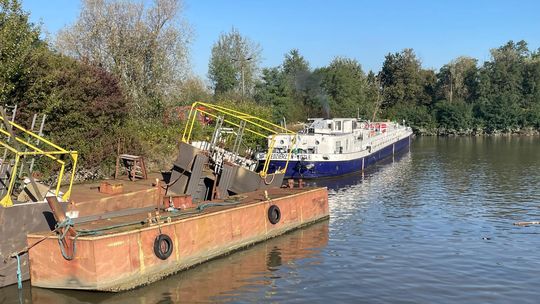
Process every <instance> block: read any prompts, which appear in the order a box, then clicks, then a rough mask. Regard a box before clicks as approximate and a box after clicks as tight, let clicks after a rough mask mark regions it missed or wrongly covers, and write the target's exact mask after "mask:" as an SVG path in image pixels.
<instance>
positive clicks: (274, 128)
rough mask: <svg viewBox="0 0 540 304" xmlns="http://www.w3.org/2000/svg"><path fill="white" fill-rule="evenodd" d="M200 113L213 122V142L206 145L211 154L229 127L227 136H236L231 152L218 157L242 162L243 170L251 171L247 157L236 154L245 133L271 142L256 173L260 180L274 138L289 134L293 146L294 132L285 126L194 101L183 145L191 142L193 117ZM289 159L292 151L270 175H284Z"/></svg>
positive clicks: (183, 135)
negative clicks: (244, 168) (284, 161)
mask: <svg viewBox="0 0 540 304" xmlns="http://www.w3.org/2000/svg"><path fill="white" fill-rule="evenodd" d="M199 114H202V115H204V116H207V117H209V118H211V119H213V120H214V121H215V130H214V135H213V136H212V140H211V141H210V143H209V145H208V146H207V149H208V151H210V152H213V151H215V150H216V149H217V148H219V147H218V145H217V142H218V141H219V138H220V136H221V134H222V131H223V130H224V128H229V129H227V132H229V134H231V135H232V136H233V137H235V140H234V144H233V146H232V149H231V151H230V153H221V154H220V155H221V158H224V159H227V160H229V161H232V162H235V163H243V164H245V165H246V166H245V167H248V168H249V169H251V168H253V166H252V163H251V162H249V161H248V160H247V158H246V157H243V156H240V153H239V151H240V146H241V145H242V143H243V141H244V134H246V133H249V134H252V135H255V136H256V137H260V138H264V139H265V140H267V139H270V140H269V143H268V149H267V151H266V155H265V156H266V159H265V162H264V165H263V167H262V170H260V171H259V174H260V176H261V177H263V178H264V177H266V175H267V174H268V169H269V165H270V159H271V155H272V151H273V150H274V147H275V144H276V136H277V135H278V134H280V135H281V134H287V135H291V137H292V138H293V143H292V144H293V145H294V144H295V143H294V141H295V140H296V133H295V132H292V131H290V130H288V129H287V128H285V127H282V126H279V125H276V124H274V123H271V122H269V121H267V120H265V119H262V118H260V117H256V116H253V115H251V114H247V113H243V112H240V111H236V110H233V109H229V108H226V107H223V106H220V105H217V104H209V103H203V102H195V103H193V104H192V105H191V109H190V111H189V115H188V119H187V124H186V126H185V128H184V131H183V133H182V141H183V142H185V143H189V142H190V141H191V140H192V136H193V130H194V125H195V121H197V119H196V118H197V116H198V115H199ZM224 126H226V127H224ZM235 130H236V131H235ZM253 151H254V150H253ZM211 154H212V153H211ZM290 158H291V151H288V152H287V161H286V164H285V167H284V168H281V169H280V170H279V171H276V172H273V173H284V172H285V171H286V170H287V166H288V164H289V160H290ZM218 162H221V161H218Z"/></svg>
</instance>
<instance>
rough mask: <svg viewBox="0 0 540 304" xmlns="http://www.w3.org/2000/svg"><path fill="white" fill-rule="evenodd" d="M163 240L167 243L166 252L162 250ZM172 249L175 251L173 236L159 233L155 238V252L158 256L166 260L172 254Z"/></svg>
mask: <svg viewBox="0 0 540 304" xmlns="http://www.w3.org/2000/svg"><path fill="white" fill-rule="evenodd" d="M162 242H165V243H166V244H167V250H166V251H165V252H162V251H161V243H162ZM172 251H173V242H172V240H171V238H170V237H169V236H168V235H166V234H160V235H158V236H157V237H156V239H155V240H154V254H155V255H156V256H157V257H158V258H160V259H162V260H166V259H168V258H169V257H170V256H171V254H172Z"/></svg>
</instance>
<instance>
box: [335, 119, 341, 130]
mask: <svg viewBox="0 0 540 304" xmlns="http://www.w3.org/2000/svg"><path fill="white" fill-rule="evenodd" d="M336 131H341V121H336Z"/></svg>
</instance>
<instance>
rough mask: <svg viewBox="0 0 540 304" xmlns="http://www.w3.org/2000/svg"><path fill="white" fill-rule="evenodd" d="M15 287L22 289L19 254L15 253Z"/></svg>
mask: <svg viewBox="0 0 540 304" xmlns="http://www.w3.org/2000/svg"><path fill="white" fill-rule="evenodd" d="M17 287H18V288H19V289H22V272H21V256H20V255H17Z"/></svg>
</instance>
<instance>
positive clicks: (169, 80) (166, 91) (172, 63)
mask: <svg viewBox="0 0 540 304" xmlns="http://www.w3.org/2000/svg"><path fill="white" fill-rule="evenodd" d="M189 43H190V28H189V25H187V23H186V22H185V20H184V19H183V18H182V2H181V0H154V1H153V3H152V5H145V4H144V3H142V2H129V1H122V0H107V1H106V0H83V1H82V10H81V14H80V16H79V18H78V19H77V21H76V22H75V24H73V25H71V26H68V27H66V28H64V29H63V30H61V31H60V32H59V33H58V36H57V41H56V47H57V49H58V50H59V51H60V52H62V53H63V54H66V55H69V56H72V57H74V58H77V59H80V60H83V61H88V62H90V63H92V64H95V65H98V66H101V67H103V68H104V69H105V70H107V71H108V72H111V73H113V74H114V75H116V76H117V77H118V78H119V79H120V83H121V85H122V87H123V89H124V91H125V93H126V94H127V95H128V96H129V97H130V99H131V100H132V101H133V104H132V105H131V112H132V113H134V114H138V115H139V116H142V117H156V116H159V115H161V112H162V110H163V108H164V107H165V106H167V104H169V103H171V102H172V100H173V98H174V97H175V95H176V93H177V92H178V88H179V86H180V85H181V82H182V81H183V80H185V78H186V76H187V75H188V74H189V71H190V66H189V63H188V60H187V58H188V46H189Z"/></svg>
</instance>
